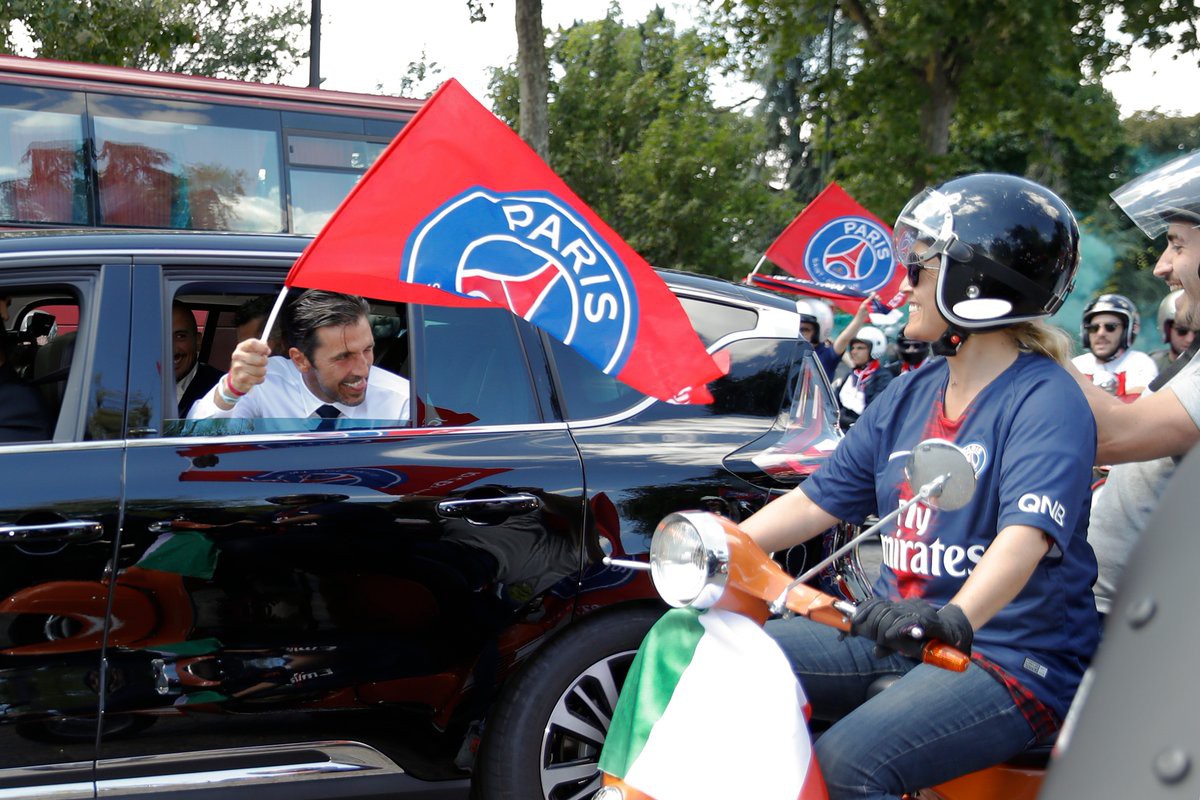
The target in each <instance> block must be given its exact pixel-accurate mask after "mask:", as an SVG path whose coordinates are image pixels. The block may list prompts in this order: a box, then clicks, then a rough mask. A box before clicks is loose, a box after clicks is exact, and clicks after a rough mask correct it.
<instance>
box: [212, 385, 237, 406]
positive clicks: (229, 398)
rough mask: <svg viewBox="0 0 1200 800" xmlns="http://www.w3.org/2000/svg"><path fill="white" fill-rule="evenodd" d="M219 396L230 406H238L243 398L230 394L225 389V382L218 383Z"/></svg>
mask: <svg viewBox="0 0 1200 800" xmlns="http://www.w3.org/2000/svg"><path fill="white" fill-rule="evenodd" d="M217 396H218V397H220V398H221V399H222V400H224V401H225V404H226V405H228V406H236V405H237V401H238V400H240V399H241V398H240V397H238V396H237V395H235V394H230V393H229V391H228V390H227V389H226V388H225V381H217Z"/></svg>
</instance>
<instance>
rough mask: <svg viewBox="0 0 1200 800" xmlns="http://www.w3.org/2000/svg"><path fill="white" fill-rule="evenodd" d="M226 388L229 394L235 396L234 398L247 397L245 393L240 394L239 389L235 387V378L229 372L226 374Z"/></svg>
mask: <svg viewBox="0 0 1200 800" xmlns="http://www.w3.org/2000/svg"><path fill="white" fill-rule="evenodd" d="M225 388H226V390H228V392H229V394H231V395H233V396H234V397H245V396H246V393H245V392H239V391H238V388H237V387H236V386H234V385H233V376H232V375H230V374H229V373H228V372H227V373H225Z"/></svg>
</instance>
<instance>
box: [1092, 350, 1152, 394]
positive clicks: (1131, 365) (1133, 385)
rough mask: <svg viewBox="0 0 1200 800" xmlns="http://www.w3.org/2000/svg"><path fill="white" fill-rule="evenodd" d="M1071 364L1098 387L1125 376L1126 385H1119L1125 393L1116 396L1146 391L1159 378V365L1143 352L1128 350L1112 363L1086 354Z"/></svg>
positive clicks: (1120, 392)
mask: <svg viewBox="0 0 1200 800" xmlns="http://www.w3.org/2000/svg"><path fill="white" fill-rule="evenodd" d="M1071 363H1072V364H1074V365H1075V368H1076V369H1078V370H1079V371H1080V372H1082V373H1083V374H1084V375H1087V376H1088V377H1089V378H1091V379H1092V383H1094V384H1096V385H1097V386H1104V385H1105V384H1107V383H1111V382H1113V381H1119V376H1120V375H1122V374H1124V376H1125V380H1124V383H1121V384H1119V385H1120V386H1121V387H1124V388H1125V391H1117V392H1115V394H1126V393H1127V392H1128V390H1129V389H1138V390H1141V389H1144V388H1146V387H1147V386H1149V385H1150V381H1152V380H1154V379H1155V378H1156V377H1158V365H1157V364H1155V363H1154V359H1152V358H1150V356H1148V355H1146V354H1145V353H1143V352H1142V351H1141V350H1126V351H1125V352H1124V353H1121V355H1119V356H1117V357H1116V358H1114V359H1113V360H1111V361H1097V360H1096V357H1095V356H1094V355H1092V354H1091V353H1084V354H1083V355H1080V356H1075V357H1074V358H1073V359H1071Z"/></svg>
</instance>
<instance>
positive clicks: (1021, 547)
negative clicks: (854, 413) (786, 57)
mask: <svg viewBox="0 0 1200 800" xmlns="http://www.w3.org/2000/svg"><path fill="white" fill-rule="evenodd" d="M895 242H896V250H897V257H898V258H899V259H901V260H902V261H903V263H904V264H905V265H906V267H907V269H908V278H907V281H906V282H905V283H904V284H902V290H903V291H906V292H908V294H909V320H908V323H907V325H906V326H905V329H904V335H905V336H908V337H910V338H913V339H920V340H923V341H928V342H932V343H933V351H934V353H935V354H939V355H944V356H945V358H944V359H942V360H940V361H936V362H932V363H930V364H929V365H927V366H926V367H924V368H922V369H920V370H917V371H915V372H910V373H906V374H904V375H901V376H900V377H899V378H897V379H896V380H895V381H893V383H892V385H891V386H890V387H889V388H888V390H887V391H886V392H885V393H884V394H883V395H881V396H880V397H879V398H878V399H877V400H876V401H875V402H874V403H872V404H871V405H870V406H868V407H867V409H866V410H865V412H864V413H863V415H862V417H861V418H860V419H859V421H858V423H857V424H856V425H855V426H854V427H853V428H852V429H851V430H850V431H849V433H848V434H847V436H846V438H845V439H844V440H842V442H841V443H840V445H839V446H838V448H837V450H836V451H835V452H834V454H833V456H832V457H831V459H830V460H829V461H828V462H827V463H826V464H825V465H823V466H822V467H821V469H819V470H818V471H817V472H816V473H815V474H814V475H813V476H812V477H811V478H810V479H809V480H808V481H807V482H806V483H804V484H803V485H802V486H801V487H799V488H798V489H796V490H793V491H792V492H790V493H789V494H787V495H785V496H783V497H781V498H780V499H778V500H776V501H775V502H773V503H770V504H768V505H767V506H766V507H765V508H764V509H762V510H761V511H759V512H758V513H757V514H755V515H754V516H752V517H751V518H750V519H748V520H746V521H745V522H744V523H743V525H742V527H743V529H744V530H745V531H746V533H748V534H749V535H750V536H751V537H752V538H754V539H755V541H757V543H758V544H759V545H760V546H761V547H762V548H763V549H765V550H767V551H773V550H780V549H784V548H786V547H788V546H791V545H794V544H796V543H798V542H802V541H804V540H806V539H808V538H809V537H812V536H814V535H816V534H818V533H819V532H821V531H824V530H825V529H827V528H828V527H830V526H831V525H833V524H835V522H836V521H837V520H839V519H843V520H848V521H852V522H859V521H861V520H862V519H863V518H865V517H866V516H868V515H870V514H872V513H878V514H884V513H886V512H887V511H889V510H891V509H893V508H896V507H897V505H898V504H899V503H900V501H902V500H904V499H906V498H909V497H912V496H913V487H911V486H910V485H909V484H908V482H907V480H906V478H905V475H904V464H905V456H907V454H908V453H909V451H910V450H911V449H912V448H913V446H914V445H916V444H917V442H918V441H920V440H922V439H926V438H929V437H939V438H942V439H946V440H950V441H953V442H955V443H956V444H958V445H959V446H960V447H962V448H963V449H964V450H965V451H966V452H967V453H968V454H969V455H970V456H971V459H972V462H973V466H974V468H975V472H976V475H977V481H978V490H977V492H976V493H975V495H974V497H973V498H972V499H971V501H970V503H969V504H968V505H966V506H965V507H963V508H961V509H959V510H955V511H948V510H945V509H942V510H938V509H935V508H933V507H928V506H925V505H924V504H916V505H914V506H912V507H910V508H909V509H908V510H907V511H906V512H905V513H903V514H901V516H900V517H899V519H898V521H897V525H896V529H895V530H894V532H892V533H891V534H888V535H886V536H884V538H883V560H884V565H883V567H882V569H881V574H880V577H879V580H878V581H877V583H876V586H875V591H876V597H875V598H872V599H871V600H868V601H867V602H866V603H864V604H863V605H861V606H860V608H859V611H858V613H857V614H856V616H855V619H854V623H853V631H854V633H857V634H860V636H861V637H866V638H859V637H852V638H849V639H845V640H841V639H840V638H839V636H838V632H837V631H835V630H832V629H830V628H828V627H826V626H824V625H820V624H815V623H812V622H811V621H809V620H807V619H805V618H802V617H796V618H792V619H784V620H777V621H773V622H769V623H768V624H767V626H766V630H767V632H768V633H769V634H771V636H772V637H773V638H774V639H775V640H776V641H777V642H778V643H779V644H780V646H781V647H782V648H783V651H784V653H785V654H786V655H787V657H788V659H789V661H790V662H791V665H792V668H793V670H794V671H795V672H796V674H797V676H798V677H799V678H800V680H801V683H802V684H803V686H804V689H805V692H806V694H807V696H808V698H809V700H810V701H811V703H812V711H813V716H814V718H816V719H820V720H827V721H835V722H834V724H833V725H832V727H830V728H829V729H828V730H827V731H826V732H825V733H824V734H823V735H822V736H821V737H820V738H819V739H818V741H817V744H816V754H817V760H818V761H819V763H820V765H821V769H822V772H823V773H824V776H825V781H826V784H827V786H828V788H829V795H830V797H831V798H835V799H836V798H848V797H855V798H867V797H869V798H887V797H898V796H899V795H901V794H903V793H904V792H906V791H913V790H916V789H918V788H920V787H923V786H931V785H934V784H937V783H940V782H943V781H946V780H949V779H951V778H954V777H956V776H959V775H963V774H966V773H968V772H972V771H975V770H978V769H982V768H984V767H987V766H989V765H992V764H996V763H999V762H1001V761H1004V760H1006V759H1008V758H1010V757H1012V756H1015V755H1017V754H1018V753H1020V752H1021V751H1022V750H1024V749H1026V748H1027V747H1029V746H1030V745H1032V744H1034V743H1036V742H1039V741H1046V740H1048V739H1050V738H1051V737H1053V735H1054V734H1055V732H1056V730H1057V728H1058V726H1059V724H1060V722H1061V720H1062V718H1063V716H1064V715H1065V713H1066V710H1067V707H1068V705H1069V704H1070V702H1071V698H1072V697H1073V695H1074V693H1075V689H1076V687H1077V686H1078V683H1079V680H1080V678H1081V676H1082V675H1083V671H1084V669H1085V668H1086V667H1087V664H1088V662H1089V660H1090V658H1091V656H1092V653H1093V651H1094V650H1095V647H1096V643H1097V638H1098V630H1097V618H1096V610H1095V606H1094V604H1093V601H1092V597H1091V592H1090V589H1089V587H1090V586H1091V583H1092V581H1093V580H1094V579H1095V576H1096V561H1095V558H1094V556H1093V554H1092V551H1091V549H1090V547H1089V546H1088V543H1087V540H1086V526H1087V518H1088V513H1087V509H1088V498H1089V478H1090V476H1091V465H1092V460H1093V456H1094V454H1095V441H1096V432H1095V425H1094V423H1093V421H1092V416H1091V414H1090V413H1089V412H1088V408H1087V404H1086V402H1085V401H1084V399H1083V396H1082V394H1081V393H1080V391H1079V390H1078V388H1077V387H1076V385H1075V384H1074V381H1073V380H1072V379H1071V377H1070V376H1069V375H1068V374H1067V373H1066V372H1065V371H1064V370H1063V369H1062V367H1061V366H1060V364H1061V363H1063V362H1064V361H1065V359H1066V358H1067V356H1068V354H1069V347H1070V341H1069V339H1067V337H1066V335H1065V334H1063V333H1061V332H1059V331H1056V330H1054V329H1051V328H1050V327H1049V326H1047V325H1045V324H1044V323H1043V322H1042V321H1041V319H1040V318H1042V317H1045V316H1048V315H1050V314H1052V313H1053V312H1054V311H1055V310H1056V309H1057V308H1058V307H1059V306H1060V305H1061V304H1062V301H1063V299H1064V298H1065V296H1066V294H1067V293H1068V292H1069V291H1070V289H1071V285H1072V281H1073V277H1074V274H1075V269H1076V266H1077V263H1078V243H1079V233H1078V228H1077V226H1076V223H1075V220H1074V218H1073V216H1072V214H1071V212H1070V210H1069V209H1068V208H1067V206H1066V205H1065V204H1064V203H1063V202H1062V201H1061V200H1060V199H1059V198H1058V197H1057V196H1055V195H1054V194H1053V193H1052V192H1050V191H1048V190H1047V189H1045V188H1043V187H1041V186H1039V185H1037V184H1035V183H1032V182H1030V181H1027V180H1024V179H1022V178H1017V177H1012V176H1007V175H987V174H983V175H970V176H966V177H963V178H959V179H956V180H952V181H950V182H948V183H946V184H943V185H942V186H940V187H938V188H937V189H933V190H928V189H927V190H925V191H924V192H922V193H921V194H919V195H917V196H916V197H914V198H913V199H912V200H911V201H909V203H908V205H907V206H906V207H905V209H904V211H903V212H901V215H900V218H899V219H898V221H897V223H896V227H895ZM920 636H923V637H925V638H934V639H939V640H941V641H944V642H947V643H948V644H951V645H954V646H956V647H958V648H959V649H961V650H963V651H965V652H971V653H972V662H971V665H970V666H969V667H968V669H967V670H966V671H965V672H962V673H956V672H949V671H946V670H942V669H938V668H936V667H932V666H929V665H925V664H922V663H921V662H920V661H919V660H917V659H918V658H919V651H920V647H921V644H922V642H921V641H919V639H918V637H920ZM889 675H894V676H900V677H899V680H898V681H897V682H896V683H895V685H893V686H891V687H890V688H888V689H887V690H886V691H883V692H881V693H879V694H876V695H874V696H872V697H870V698H868V689H869V687H870V686H871V685H872V684H873V683H874V682H875V681H876V680H877V679H879V678H881V677H884V676H889Z"/></svg>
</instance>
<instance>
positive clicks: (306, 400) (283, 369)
mask: <svg viewBox="0 0 1200 800" xmlns="http://www.w3.org/2000/svg"><path fill="white" fill-rule="evenodd" d="M221 380H224V378H222V379H221ZM215 391H216V389H215V388H214V389H213V390H212V391H210V392H208V393H207V394H205V395H204V396H203V397H201V398H200V399H199V400H197V401H196V402H195V403H194V404H193V405H192V409H191V411H189V412H188V419H213V418H216V419H306V418H308V417H311V416H313V415H314V414H315V413H316V411H317V409H318V408H320V407H321V406H323V405H326V403H325V401H324V400H322V399H321V398H319V397H317V396H316V395H314V394H313V393H312V392H311V391H309V388H308V386H306V385H305V383H304V378H303V376H302V375H301V374H300V370H299V369H298V368H297V367H296V365H295V364H293V363H292V360H291V359H290V358H285V357H283V356H272V357H271V358H269V359H267V376H266V378H265V379H264V380H263V382H262V383H261V384H259V385H258V386H255V387H254V388H253V389H251V390H250V391H249V392H247V393H246V396H245V397H243V398H241V399H240V400H238V402H237V405H235V406H234V407H233V408H231V409H230V410H228V411H225V410H223V409H220V408H218V407H217V404H216V402H215V401H214V400H213V393H214V392H215ZM408 395H409V391H408V381H407V380H405V379H404V378H401V377H400V376H399V375H396V374H395V373H392V372H388V371H387V370H386V369H380V368H379V367H371V371H370V372H369V373H368V374H367V395H366V398H365V399H364V400H363V401H362V402H361V403H359V404H358V405H356V406H347V405H343V404H342V403H329V405H332V406H334V407H335V408H337V409H338V410H339V411H341V412H342V416H343V417H347V418H349V419H380V420H407V419H408V404H409V399H408Z"/></svg>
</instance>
